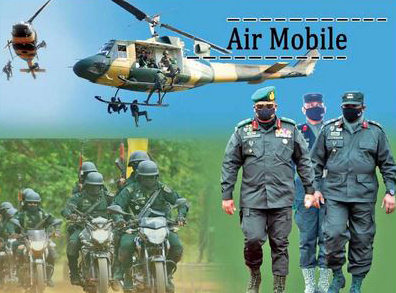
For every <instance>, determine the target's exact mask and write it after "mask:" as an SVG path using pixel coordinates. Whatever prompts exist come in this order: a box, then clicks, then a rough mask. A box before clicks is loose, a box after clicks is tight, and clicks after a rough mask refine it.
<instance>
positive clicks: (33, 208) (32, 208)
mask: <svg viewBox="0 0 396 293" xmlns="http://www.w3.org/2000/svg"><path fill="white" fill-rule="evenodd" d="M25 208H26V211H27V212H28V213H29V214H35V213H37V212H38V211H39V207H38V205H33V206H30V205H26V207H25Z"/></svg>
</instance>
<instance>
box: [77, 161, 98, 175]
mask: <svg viewBox="0 0 396 293" xmlns="http://www.w3.org/2000/svg"><path fill="white" fill-rule="evenodd" d="M81 172H82V173H83V174H87V173H89V172H98V169H97V168H96V166H95V164H94V163H92V162H84V163H82V165H81Z"/></svg>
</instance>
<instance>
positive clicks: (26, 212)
mask: <svg viewBox="0 0 396 293" xmlns="http://www.w3.org/2000/svg"><path fill="white" fill-rule="evenodd" d="M40 205H41V197H40V195H39V194H38V193H37V192H35V191H34V190H30V191H29V192H27V193H26V194H25V198H24V203H23V207H22V209H21V210H20V211H19V212H18V213H17V214H16V215H15V219H17V220H18V221H19V223H20V225H21V227H22V228H23V230H25V231H26V230H37V229H46V228H48V227H49V226H51V225H52V224H53V223H54V221H55V220H56V219H55V218H54V217H53V216H52V215H51V214H49V213H47V212H45V211H44V210H43V209H42V208H41V207H40ZM19 244H20V243H19ZM23 256H24V247H22V246H18V248H17V251H16V257H17V267H18V280H19V282H22V281H23V275H22V272H21V268H22V266H23V264H24V261H25V260H24V257H23ZM55 259H56V251H55V248H54V247H53V246H52V245H49V246H48V256H47V266H46V269H47V272H46V273H47V285H48V286H50V287H53V286H54V285H53V282H52V279H51V278H52V274H53V272H54V267H55Z"/></svg>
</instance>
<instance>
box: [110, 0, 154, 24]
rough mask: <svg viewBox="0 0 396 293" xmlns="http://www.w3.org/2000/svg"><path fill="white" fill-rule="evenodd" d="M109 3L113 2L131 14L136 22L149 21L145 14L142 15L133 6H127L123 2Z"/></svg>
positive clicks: (126, 3) (119, 0)
mask: <svg viewBox="0 0 396 293" xmlns="http://www.w3.org/2000/svg"><path fill="white" fill-rule="evenodd" d="M111 1H113V2H114V3H116V4H118V5H119V6H121V7H122V8H124V9H125V10H126V11H128V12H130V13H132V14H133V15H135V17H136V18H137V19H138V20H144V19H146V20H149V19H150V17H148V15H147V14H146V13H144V12H143V11H141V10H139V9H138V8H136V7H135V6H133V5H131V4H129V3H128V2H126V1H125V0H111Z"/></svg>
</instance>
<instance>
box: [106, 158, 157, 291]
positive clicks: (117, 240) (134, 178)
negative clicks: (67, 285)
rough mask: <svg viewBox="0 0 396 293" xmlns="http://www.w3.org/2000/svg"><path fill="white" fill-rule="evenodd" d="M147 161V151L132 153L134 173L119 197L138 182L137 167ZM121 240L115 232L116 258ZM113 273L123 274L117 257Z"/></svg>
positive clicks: (121, 188)
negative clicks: (125, 189)
mask: <svg viewBox="0 0 396 293" xmlns="http://www.w3.org/2000/svg"><path fill="white" fill-rule="evenodd" d="M147 160H150V158H149V156H148V155H147V153H146V152H145V151H134V152H133V153H131V155H130V156H129V160H128V167H132V172H131V174H130V175H129V177H128V178H127V179H126V180H125V179H124V180H125V182H124V183H123V185H122V186H121V187H120V189H119V191H118V193H117V195H118V194H119V193H120V192H121V191H122V190H123V189H124V188H127V187H128V186H131V185H132V184H134V183H136V182H137V167H138V165H139V163H140V162H143V161H147ZM120 239H121V235H120V233H119V232H118V231H115V233H114V254H115V255H116V256H117V255H118V249H119V246H120ZM113 272H114V275H115V276H117V275H118V276H120V275H122V274H123V272H122V267H121V263H120V261H119V259H118V257H115V259H114V266H113ZM119 279H121V278H119ZM118 285H119V284H115V283H114V285H113V289H118Z"/></svg>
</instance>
